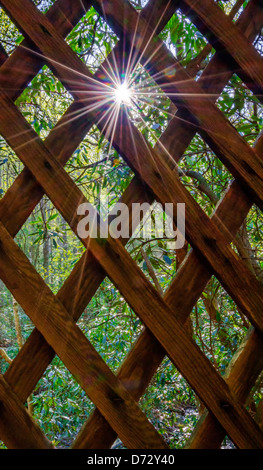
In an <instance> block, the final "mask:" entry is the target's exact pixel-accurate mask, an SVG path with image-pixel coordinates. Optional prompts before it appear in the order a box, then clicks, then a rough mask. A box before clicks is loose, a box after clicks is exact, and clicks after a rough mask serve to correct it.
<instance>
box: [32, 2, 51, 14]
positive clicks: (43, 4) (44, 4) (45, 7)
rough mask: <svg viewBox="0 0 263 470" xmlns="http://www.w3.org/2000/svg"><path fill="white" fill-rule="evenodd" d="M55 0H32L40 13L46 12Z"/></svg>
mask: <svg viewBox="0 0 263 470" xmlns="http://www.w3.org/2000/svg"><path fill="white" fill-rule="evenodd" d="M55 1H56V0H33V3H34V4H35V5H36V7H37V8H38V9H39V10H40V11H42V13H46V12H47V10H49V8H50V7H51V5H53V3H55Z"/></svg>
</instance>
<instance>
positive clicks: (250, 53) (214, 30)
mask: <svg viewBox="0 0 263 470" xmlns="http://www.w3.org/2000/svg"><path fill="white" fill-rule="evenodd" d="M175 3H176V4H177V3H178V2H177V1H175ZM258 3H259V7H261V9H262V8H263V5H262V3H261V2H258ZM260 3H261V5H260ZM180 6H181V8H182V10H183V12H184V13H185V14H186V15H187V16H188V17H190V18H191V19H192V21H193V23H194V24H195V25H196V26H197V27H198V28H199V30H200V31H201V32H202V33H204V34H205V35H206V37H207V39H208V40H209V41H210V42H211V43H212V44H213V46H214V47H215V49H217V50H219V52H221V53H222V51H223V52H225V53H227V54H228V55H229V56H230V57H231V58H232V60H233V61H234V63H235V64H236V66H235V65H234V67H235V68H236V72H237V74H238V75H239V76H240V77H241V78H242V79H243V80H244V82H245V83H246V84H247V86H248V87H249V88H250V89H251V90H252V92H253V93H255V94H256V95H259V97H261V99H262V98H263V96H262V95H263V59H262V57H261V56H260V54H259V53H258V52H257V51H256V49H255V48H254V46H253V45H252V44H251V43H250V42H249V41H248V39H247V38H246V37H245V36H244V34H243V33H242V31H241V30H240V29H239V28H238V27H237V26H236V25H235V24H234V23H233V22H232V21H231V20H230V19H229V18H228V17H227V16H226V15H225V14H224V12H223V11H222V10H221V8H219V6H218V5H216V3H215V2H214V1H212V0H182V1H181V2H180ZM234 67H233V68H234Z"/></svg>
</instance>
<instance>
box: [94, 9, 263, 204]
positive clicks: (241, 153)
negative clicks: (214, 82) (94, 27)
mask: <svg viewBox="0 0 263 470" xmlns="http://www.w3.org/2000/svg"><path fill="white" fill-rule="evenodd" d="M93 4H94V6H95V7H96V9H97V10H98V11H99V12H100V13H101V14H102V15H103V16H104V18H105V20H106V21H107V22H108V23H109V24H110V25H111V27H112V28H113V29H114V31H115V32H116V33H117V34H120V35H126V37H127V38H129V40H130V44H131V46H132V38H133V34H134V31H136V44H134V47H135V48H136V49H137V50H138V51H139V54H140V57H141V63H142V65H144V67H145V68H146V69H147V70H148V72H149V73H150V74H156V75H155V81H156V82H157V83H158V84H159V86H160V87H161V88H162V89H163V91H164V92H165V93H166V94H167V95H168V96H169V97H170V99H171V101H172V102H173V103H174V104H175V105H176V106H177V107H178V108H179V109H180V108H183V109H184V111H185V119H186V120H187V121H189V122H190V123H191V124H193V125H195V126H196V131H198V132H199V133H201V134H202V136H203V137H204V139H205V140H206V142H207V143H208V145H209V146H210V147H211V148H212V150H213V151H214V152H215V153H216V154H217V155H218V157H219V158H220V159H221V160H222V161H223V163H224V164H225V165H226V167H227V168H228V169H229V171H230V172H231V173H232V174H233V175H234V176H235V178H237V179H239V180H240V181H241V183H242V184H245V185H248V186H249V188H250V189H252V186H254V189H253V190H252V191H253V197H255V201H256V203H257V204H258V205H259V207H261V208H262V202H261V201H262V189H263V186H262V182H263V179H262V175H263V173H262V172H263V168H262V164H261V163H260V161H259V159H258V157H257V155H256V154H255V153H254V152H253V150H252V149H251V148H250V147H249V146H248V145H247V144H246V143H245V141H244V140H243V139H242V137H241V136H240V135H239V134H238V133H237V131H236V130H235V129H234V128H233V126H232V125H231V124H230V123H229V122H228V121H227V120H226V118H225V117H224V115H223V114H222V113H221V112H220V110H219V109H218V108H217V107H216V106H214V105H213V104H212V103H211V101H210V100H209V99H207V98H208V97H207V96H206V95H205V93H204V91H203V90H202V88H201V87H200V86H199V85H198V84H197V83H196V82H195V80H193V79H192V78H191V77H190V76H189V75H188V74H187V72H186V71H185V70H184V69H183V67H182V66H181V65H180V63H179V62H178V61H176V60H175V59H174V57H173V56H172V54H171V53H170V52H169V51H168V49H167V48H166V47H165V45H164V43H163V42H162V41H161V40H160V39H159V38H158V36H156V34H154V31H153V30H152V28H151V27H150V26H149V25H147V23H146V22H145V21H144V20H143V18H139V17H138V13H137V12H136V11H135V10H134V9H133V8H132V6H131V5H130V3H129V2H128V0H124V1H123V2H122V1H120V0H113V1H112V2H111V3H110V4H109V3H108V2H103V0H94V1H93ZM127 18H129V20H128V21H127ZM254 165H255V166H254ZM252 167H253V168H252ZM249 168H250V169H251V170H250V169H249ZM254 171H255V174H254V173H253V172H254ZM247 173H249V174H247ZM252 174H253V175H254V176H253V178H252ZM249 180H250V184H249ZM252 180H253V182H252ZM250 189H249V191H250ZM257 189H258V190H259V192H258V194H257V195H256V194H255V191H257ZM260 193H261V195H260ZM250 194H252V193H251V191H250Z"/></svg>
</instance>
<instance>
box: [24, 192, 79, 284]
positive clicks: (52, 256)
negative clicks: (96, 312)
mask: <svg viewBox="0 0 263 470" xmlns="http://www.w3.org/2000/svg"><path fill="white" fill-rule="evenodd" d="M16 242H17V244H18V245H19V246H20V247H21V249H22V250H23V251H24V253H25V254H26V256H27V257H28V259H29V260H30V262H31V263H32V264H33V266H34V267H35V269H36V270H37V271H38V272H39V274H40V275H41V276H42V278H43V279H44V280H45V282H46V284H47V285H48V286H49V287H50V289H51V290H52V291H53V293H57V291H58V290H59V289H60V287H61V286H62V284H63V283H64V281H65V280H66V278H67V277H68V275H69V274H70V272H71V271H72V269H73V267H74V265H75V264H76V262H77V261H78V260H79V258H80V257H81V254H82V253H83V251H84V246H83V245H82V243H81V241H80V240H79V239H78V237H77V236H76V235H75V234H74V232H73V231H72V230H71V228H70V227H69V225H68V224H67V223H66V222H65V220H64V219H63V217H62V216H61V215H60V214H59V212H58V211H57V210H56V209H55V208H54V206H53V204H52V203H51V202H50V200H49V199H48V198H47V197H46V196H44V197H43V198H42V200H41V202H40V203H39V204H38V205H37V206H36V207H35V209H34V210H33V212H32V213H31V215H30V216H29V218H28V220H27V222H26V223H25V224H24V225H23V227H22V228H21V230H20V231H19V232H18V234H17V236H16Z"/></svg>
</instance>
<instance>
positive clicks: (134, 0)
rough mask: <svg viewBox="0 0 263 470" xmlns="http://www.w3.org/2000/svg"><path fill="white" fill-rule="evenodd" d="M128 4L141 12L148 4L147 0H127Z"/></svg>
mask: <svg viewBox="0 0 263 470" xmlns="http://www.w3.org/2000/svg"><path fill="white" fill-rule="evenodd" d="M129 2H130V3H131V4H132V6H133V7H134V8H136V10H141V9H142V8H144V7H145V6H146V5H147V3H149V0H129Z"/></svg>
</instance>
